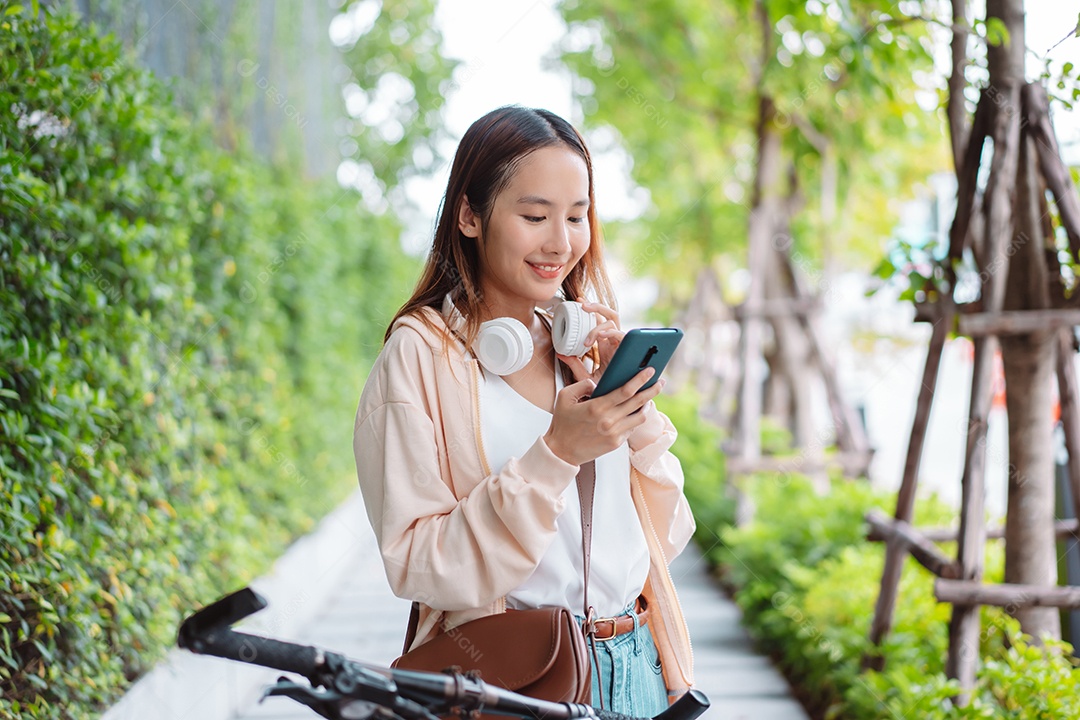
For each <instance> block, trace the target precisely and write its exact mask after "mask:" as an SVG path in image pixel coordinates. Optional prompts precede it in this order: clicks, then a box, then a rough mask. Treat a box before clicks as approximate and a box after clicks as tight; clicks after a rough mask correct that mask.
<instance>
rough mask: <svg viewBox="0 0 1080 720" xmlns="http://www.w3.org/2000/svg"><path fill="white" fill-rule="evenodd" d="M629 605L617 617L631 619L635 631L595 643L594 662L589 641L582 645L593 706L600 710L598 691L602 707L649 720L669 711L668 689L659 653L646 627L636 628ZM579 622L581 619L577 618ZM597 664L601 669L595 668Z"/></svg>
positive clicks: (631, 608) (631, 607) (634, 615)
mask: <svg viewBox="0 0 1080 720" xmlns="http://www.w3.org/2000/svg"><path fill="white" fill-rule="evenodd" d="M633 609H634V605H633V604H631V605H630V606H629V607H627V608H626V610H624V611H623V612H622V613H620V615H632V616H633V617H634V630H633V631H632V632H628V633H626V634H625V635H619V636H618V637H615V638H612V639H611V640H604V641H598V642H597V643H596V658H597V659H596V660H594V659H593V654H592V649H591V647H590V644H589V642H588V641H586V643H585V647H586V651H587V652H588V655H589V663H590V664H591V665H592V703H591V704H592V705H593V706H594V707H600V688H601V687H602V688H603V690H604V707H605V708H606V709H608V710H613V711H615V712H620V713H623V714H626V715H633V716H636V717H650V716H652V715H655V714H657V713H659V712H660V711H662V710H666V709H667V707H668V700H667V688H666V687H664V678H663V676H662V675H661V672H660V653H659V652H658V651H657V649H656V643H654V642H653V639H652V633H650V632H649V628H648V627H647V626H641V625H638V624H637V615H636V614H634V612H633ZM577 619H578V622H582V621H583V620H584V618H582V617H581V616H580V615H578V616H577ZM597 660H598V661H599V662H600V667H599V668H598V667H597V666H596V662H597Z"/></svg>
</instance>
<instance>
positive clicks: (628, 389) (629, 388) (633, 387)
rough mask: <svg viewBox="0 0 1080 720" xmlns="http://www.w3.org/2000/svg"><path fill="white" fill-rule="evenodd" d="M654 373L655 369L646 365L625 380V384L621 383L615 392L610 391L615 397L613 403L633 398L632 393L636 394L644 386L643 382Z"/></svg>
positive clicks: (647, 380)
mask: <svg viewBox="0 0 1080 720" xmlns="http://www.w3.org/2000/svg"><path fill="white" fill-rule="evenodd" d="M655 374H656V370H655V369H654V368H652V367H647V368H645V369H644V370H642V371H640V372H638V373H637V374H636V375H634V377H632V378H630V379H629V380H627V381H626V384H625V385H623V386H622V387H621V388H619V389H618V390H616V391H615V392H613V393H611V394H612V395H615V396H616V398H617V400H616V402H615V404H616V405H621V404H622V403H624V402H626V401H627V400H630V399H631V398H633V397H634V395H636V394H637V392H638V391H639V390H641V388H643V387H644V386H645V383H647V382H649V379H650V378H652V376H653V375H655Z"/></svg>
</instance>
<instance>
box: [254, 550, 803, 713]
mask: <svg viewBox="0 0 1080 720" xmlns="http://www.w3.org/2000/svg"><path fill="white" fill-rule="evenodd" d="M364 542H365V543H367V545H368V550H367V551H366V552H363V553H361V554H360V557H361V558H362V560H361V561H360V562H359V563H358V565H357V566H356V568H355V571H354V572H352V573H351V574H350V575H348V576H347V578H346V581H345V582H343V583H342V584H341V585H340V587H339V588H338V590H337V592H334V593H331V594H330V595H329V597H328V599H327V600H326V602H325V605H324V609H323V610H322V611H321V612H320V613H317V618H318V619H317V620H316V621H314V622H311V623H309V624H308V625H307V627H305V628H302V629H301V631H300V632H299V633H297V634H295V635H294V639H295V640H296V641H297V642H304V643H309V644H313V645H319V646H322V647H324V648H327V649H330V650H335V651H338V652H341V653H344V654H345V655H348V656H350V657H353V658H356V659H358V660H364V661H367V662H372V663H379V664H387V663H389V662H390V661H391V660H393V659H394V658H395V657H397V656H398V655H399V654H400V652H401V642H402V637H403V635H404V631H405V625H406V621H407V620H408V616H409V604H408V603H407V602H405V601H404V600H401V599H399V598H396V597H394V595H393V594H392V593H391V592H390V588H389V586H388V585H387V583H386V576H385V575H384V574H383V568H382V563H381V561H380V560H379V555H378V550H377V548H376V547H375V538H374V535H371V534H370V530H366V531H365V537H364ZM671 572H672V576H673V577H674V579H675V584H676V587H677V588H678V591H679V597H680V600H681V601H682V605H683V610H684V612H685V613H686V618H687V623H688V624H689V626H690V635H691V639H692V642H693V645H694V665H695V672H696V675H697V678H696V680H697V687H698V688H700V689H701V690H702V692H704V693H705V694H706V695H708V696H709V699H710V700H711V701H712V707H711V709H710V710H709V712H708V713H706V715H705V717H707V718H716V719H717V720H720V719H721V718H722V719H724V720H742V719H745V720H750V719H751V718H753V720H806V718H807V715H806V714H805V712H804V711H803V709H802V708H801V706H800V705H799V704H798V702H796V701H795V700H794V699H792V696H791V693H790V691H789V688H788V685H787V683H786V682H785V681H784V679H783V677H781V676H780V675H779V673H777V671H776V670H775V669H774V668H773V667H772V665H771V664H770V663H769V660H768V659H767V658H765V657H762V656H760V655H758V654H757V653H755V652H754V650H753V648H752V647H751V644H750V640H749V639H748V637H747V636H746V633H745V632H744V631H743V629H742V627H740V625H739V618H740V612H739V609H738V607H737V606H736V605H735V604H734V603H732V602H731V601H730V600H729V599H728V598H727V597H726V596H725V595H724V594H723V593H722V592H721V591H720V590H719V588H717V586H716V585H715V583H713V582H712V581H711V580H710V578H709V577H708V575H707V574H706V563H705V560H704V559H703V558H702V556H701V553H700V552H699V551H698V550H697V547H696V546H694V545H691V546H690V547H689V548H687V550H686V551H685V552H684V553H683V554H682V555H680V556H679V557H678V558H676V560H675V561H674V563H672V566H671ZM315 717H318V716H317V715H315V714H314V713H312V712H310V711H309V710H307V709H306V708H304V707H301V706H300V705H297V704H296V703H293V702H292V701H290V700H287V699H285V698H268V699H267V700H266V701H265V702H263V703H262V704H259V705H253V706H251V707H250V708H248V709H245V710H243V711H242V712H240V713H239V714H238V715H237V716H236V718H237V720H255V719H256V718H258V719H262V720H269V719H273V720H311V718H315Z"/></svg>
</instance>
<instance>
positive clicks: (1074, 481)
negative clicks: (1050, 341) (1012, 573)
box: [1056, 328, 1080, 518]
mask: <svg viewBox="0 0 1080 720" xmlns="http://www.w3.org/2000/svg"><path fill="white" fill-rule="evenodd" d="M1056 350H1057V383H1058V403H1059V405H1060V407H1061V427H1062V430H1064V431H1065V450H1066V451H1067V452H1068V455H1069V460H1068V469H1069V486H1070V487H1071V488H1072V500H1073V517H1076V518H1080V388H1078V387H1077V381H1076V366H1075V365H1074V364H1073V360H1074V358H1075V357H1076V351H1075V349H1074V348H1073V331H1072V328H1068V329H1066V328H1062V329H1061V330H1058V333H1057V348H1056Z"/></svg>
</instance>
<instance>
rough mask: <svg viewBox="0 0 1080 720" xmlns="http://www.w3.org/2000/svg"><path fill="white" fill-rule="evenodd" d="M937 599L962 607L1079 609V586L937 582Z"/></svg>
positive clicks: (935, 584) (1010, 610)
mask: <svg viewBox="0 0 1080 720" xmlns="http://www.w3.org/2000/svg"><path fill="white" fill-rule="evenodd" d="M934 597H936V598H937V599H938V601H939V602H947V603H954V604H956V605H963V606H979V605H993V606H995V607H1003V608H1007V609H1008V610H1009V612H1010V613H1012V612H1015V611H1016V610H1017V609H1019V608H1029V607H1057V608H1080V587H1058V586H1055V585H1051V586H1047V585H1019V584H1001V585H984V584H982V583H980V582H975V581H971V580H950V579H943V578H937V579H936V580H934Z"/></svg>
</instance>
